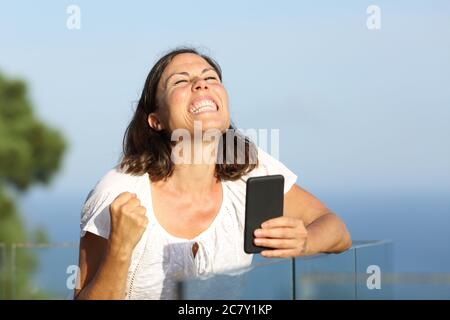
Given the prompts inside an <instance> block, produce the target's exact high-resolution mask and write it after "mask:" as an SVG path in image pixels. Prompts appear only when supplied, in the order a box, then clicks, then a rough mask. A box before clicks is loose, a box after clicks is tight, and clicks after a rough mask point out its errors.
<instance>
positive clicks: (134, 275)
mask: <svg viewBox="0 0 450 320" xmlns="http://www.w3.org/2000/svg"><path fill="white" fill-rule="evenodd" d="M258 160H259V165H258V166H257V167H256V168H255V169H254V170H253V171H251V172H250V173H249V174H247V175H245V176H243V177H242V178H241V179H239V180H236V181H222V190H223V194H222V199H223V200H222V204H221V207H220V210H219V213H218V214H217V215H216V217H215V218H214V220H213V222H212V223H211V224H210V225H209V227H208V228H207V229H206V230H205V231H203V232H202V233H200V234H199V235H197V236H196V237H195V238H193V239H183V238H179V237H175V236H173V235H171V234H169V233H168V232H167V231H166V230H165V229H164V228H163V227H162V226H161V225H160V224H159V223H158V220H157V219H156V218H155V215H154V212H153V206H152V197H151V187H150V179H149V176H148V174H147V173H146V174H143V175H141V176H135V175H131V174H126V173H124V172H121V171H120V169H119V168H118V167H116V168H114V169H112V170H110V171H109V172H108V173H107V174H106V175H105V176H104V177H103V178H102V179H101V180H100V181H98V182H97V184H96V185H95V187H94V188H93V189H92V190H91V191H90V192H89V194H88V197H87V199H86V201H85V203H84V206H83V208H82V210H81V223H80V225H81V237H83V236H84V235H85V233H86V231H89V232H91V233H93V234H96V235H98V236H101V237H103V238H106V239H108V237H109V232H110V213H109V205H110V204H111V202H112V201H113V200H114V199H115V198H116V197H117V196H118V195H119V194H120V193H122V192H125V191H128V192H132V193H136V195H137V197H138V198H139V199H140V201H141V205H142V206H144V207H145V208H146V209H147V216H148V218H149V224H148V226H147V228H146V230H145V232H144V234H143V236H142V238H141V239H140V241H139V242H138V244H137V245H136V247H135V249H134V251H133V254H132V259H131V264H130V268H129V270H128V277H127V294H126V299H173V298H175V294H176V283H177V281H178V280H180V279H185V278H189V277H193V276H207V275H208V274H211V273H218V272H223V271H226V270H231V269H236V268H241V267H246V266H249V265H250V264H251V262H252V257H253V255H252V254H247V253H245V252H244V221H245V220H244V213H245V190H246V181H247V179H248V178H249V177H255V176H264V175H272V174H282V175H283V176H284V179H285V185H284V192H285V193H286V192H287V191H289V189H290V188H291V186H292V185H293V184H294V183H295V182H296V180H297V176H296V175H295V174H294V173H293V172H292V171H290V170H289V169H288V168H287V167H286V166H284V165H283V164H282V163H281V162H280V161H278V160H276V159H275V158H273V157H272V156H270V155H269V154H267V153H266V152H264V151H263V150H262V149H259V148H258ZM194 243H197V244H198V250H197V253H196V255H195V257H194V255H193V252H192V246H193V244H194Z"/></svg>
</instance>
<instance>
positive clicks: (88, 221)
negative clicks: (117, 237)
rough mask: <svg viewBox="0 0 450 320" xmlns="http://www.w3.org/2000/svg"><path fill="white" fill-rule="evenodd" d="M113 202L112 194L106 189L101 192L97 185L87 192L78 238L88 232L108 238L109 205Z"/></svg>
mask: <svg viewBox="0 0 450 320" xmlns="http://www.w3.org/2000/svg"><path fill="white" fill-rule="evenodd" d="M113 200H114V193H113V192H111V191H110V190H107V189H106V190H102V188H99V186H98V185H97V186H96V187H94V189H92V190H91V191H90V192H89V194H88V196H87V198H86V201H85V203H84V205H83V208H82V209H81V222H80V228H81V233H80V237H84V235H85V234H86V231H89V232H91V233H93V234H96V235H98V236H100V237H102V238H105V239H108V238H109V231H110V215H109V205H110V204H111V203H112V201H113Z"/></svg>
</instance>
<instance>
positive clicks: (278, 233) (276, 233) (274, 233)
mask: <svg viewBox="0 0 450 320" xmlns="http://www.w3.org/2000/svg"><path fill="white" fill-rule="evenodd" d="M255 237H257V238H275V239H294V238H295V237H296V232H295V228H286V227H282V228H271V229H256V230H255Z"/></svg>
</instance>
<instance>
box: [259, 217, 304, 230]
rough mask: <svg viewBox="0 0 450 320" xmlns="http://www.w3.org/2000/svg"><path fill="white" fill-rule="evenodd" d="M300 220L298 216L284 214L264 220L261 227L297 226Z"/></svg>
mask: <svg viewBox="0 0 450 320" xmlns="http://www.w3.org/2000/svg"><path fill="white" fill-rule="evenodd" d="M300 222H301V220H300V219H298V218H293V217H286V216H282V217H277V218H273V219H270V220H267V221H265V222H263V223H262V225H261V227H263V228H277V227H296V226H298V224H299V223H300Z"/></svg>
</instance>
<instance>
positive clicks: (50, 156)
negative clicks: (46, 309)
mask: <svg viewBox="0 0 450 320" xmlns="http://www.w3.org/2000/svg"><path fill="white" fill-rule="evenodd" d="M65 148H66V145H65V142H64V139H63V137H62V135H61V133H60V132H59V131H58V130H56V129H53V128H50V127H48V126H46V125H45V124H44V123H43V122H42V121H41V120H39V119H38V118H37V117H36V115H35V114H34V113H33V108H32V105H31V103H30V101H29V98H28V95H27V87H26V85H25V83H24V82H23V81H20V80H11V79H7V78H6V77H4V76H3V75H2V74H1V73H0V243H5V244H6V245H7V247H8V248H9V246H10V245H11V244H13V243H23V242H27V241H32V240H33V239H34V240H36V239H38V240H39V241H42V239H46V237H45V232H43V231H42V230H37V231H35V232H34V234H33V236H31V237H30V236H28V235H27V232H26V229H25V226H24V223H23V220H22V217H21V216H20V214H19V212H18V210H17V208H16V206H15V199H14V193H15V192H20V193H22V192H25V191H26V190H27V189H28V188H29V187H31V186H32V185H35V184H38V183H41V184H49V183H50V181H51V180H52V178H53V176H54V175H55V173H56V172H57V171H58V170H59V169H60V166H61V162H62V156H63V153H64V151H65ZM0 250H2V248H0ZM9 255H10V253H7V254H6V256H9ZM9 258H11V257H9ZM8 260H9V259H8ZM15 261H16V263H15V264H14V267H13V266H12V265H11V264H10V263H6V261H5V254H2V252H0V270H1V271H2V274H1V273H0V298H6V299H8V298H12V297H14V298H18V299H20V298H30V297H32V295H31V294H30V293H31V292H32V290H31V287H32V284H31V275H32V272H33V270H34V269H35V268H36V261H35V259H34V256H33V255H32V254H31V252H30V251H28V250H26V249H20V250H16V254H15ZM11 268H14V269H15V272H14V277H12V276H11V271H14V270H11ZM12 278H14V279H12ZM13 280H14V283H15V285H14V290H12V289H11V287H12V286H11V281H13ZM13 291H14V292H13ZM13 293H14V296H13Z"/></svg>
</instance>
